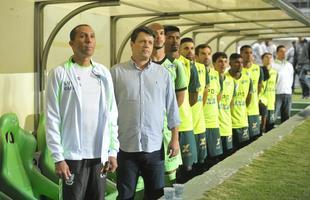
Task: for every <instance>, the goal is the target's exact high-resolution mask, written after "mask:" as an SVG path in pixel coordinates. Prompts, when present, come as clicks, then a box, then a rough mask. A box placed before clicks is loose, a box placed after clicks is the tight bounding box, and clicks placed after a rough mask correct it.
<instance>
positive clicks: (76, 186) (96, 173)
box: [60, 158, 106, 200]
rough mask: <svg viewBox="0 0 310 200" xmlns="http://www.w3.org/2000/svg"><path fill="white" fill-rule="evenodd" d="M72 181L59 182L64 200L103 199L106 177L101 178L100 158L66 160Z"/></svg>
mask: <svg viewBox="0 0 310 200" xmlns="http://www.w3.org/2000/svg"><path fill="white" fill-rule="evenodd" d="M66 162H67V164H68V166H69V169H70V171H71V174H72V177H73V178H72V180H71V179H70V180H69V181H68V180H67V181H65V180H61V184H62V193H61V194H62V197H63V199H64V200H102V199H104V193H105V183H106V177H105V176H101V174H100V171H101V169H102V163H101V159H100V158H96V159H83V160H66ZM60 199H61V198H60Z"/></svg>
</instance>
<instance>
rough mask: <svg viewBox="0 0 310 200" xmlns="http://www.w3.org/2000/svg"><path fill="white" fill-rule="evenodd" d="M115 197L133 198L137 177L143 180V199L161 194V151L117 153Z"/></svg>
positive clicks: (162, 174) (156, 197)
mask: <svg viewBox="0 0 310 200" xmlns="http://www.w3.org/2000/svg"><path fill="white" fill-rule="evenodd" d="M117 162H118V168H117V190H118V197H117V199H121V200H124V199H134V195H135V190H136V185H137V180H138V177H139V176H140V175H141V176H142V178H143V180H144V199H148V200H149V199H151V200H153V199H154V200H155V199H158V198H160V197H161V196H162V195H163V188H164V155H163V151H162V150H159V151H154V152H152V153H146V152H134V153H129V152H124V151H122V150H120V151H119V153H118V155H117Z"/></svg>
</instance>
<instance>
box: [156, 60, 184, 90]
mask: <svg viewBox="0 0 310 200" xmlns="http://www.w3.org/2000/svg"><path fill="white" fill-rule="evenodd" d="M157 64H160V65H161V66H164V67H165V68H166V69H167V70H168V71H169V74H170V77H171V79H172V81H173V82H174V88H175V90H176V91H180V90H183V89H186V88H187V81H186V79H187V78H186V74H185V71H184V68H183V65H182V63H181V62H180V61H178V60H177V59H174V58H168V57H165V58H164V59H163V62H159V63H158V62H157Z"/></svg>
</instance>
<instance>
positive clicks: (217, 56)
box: [212, 51, 227, 63]
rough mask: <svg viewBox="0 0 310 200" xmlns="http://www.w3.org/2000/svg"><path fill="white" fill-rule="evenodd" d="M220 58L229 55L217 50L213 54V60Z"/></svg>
mask: <svg viewBox="0 0 310 200" xmlns="http://www.w3.org/2000/svg"><path fill="white" fill-rule="evenodd" d="M218 58H227V55H226V53H224V52H220V51H218V52H215V53H214V54H213V55H212V62H214V63H215V62H216V60H217V59H218Z"/></svg>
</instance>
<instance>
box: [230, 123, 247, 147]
mask: <svg viewBox="0 0 310 200" xmlns="http://www.w3.org/2000/svg"><path fill="white" fill-rule="evenodd" d="M249 139H250V136H249V131H248V127H243V128H233V144H234V148H238V147H239V146H240V145H241V144H242V143H244V142H246V141H248V140H249Z"/></svg>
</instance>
